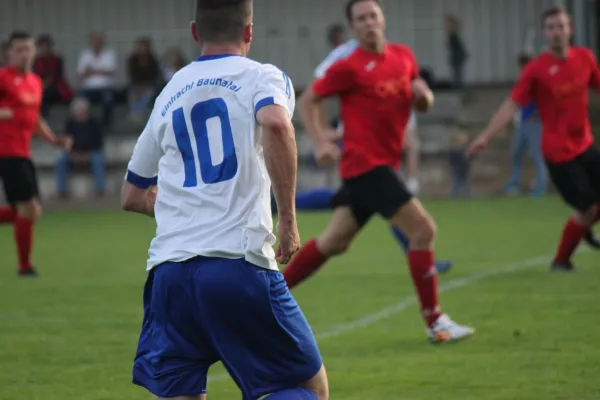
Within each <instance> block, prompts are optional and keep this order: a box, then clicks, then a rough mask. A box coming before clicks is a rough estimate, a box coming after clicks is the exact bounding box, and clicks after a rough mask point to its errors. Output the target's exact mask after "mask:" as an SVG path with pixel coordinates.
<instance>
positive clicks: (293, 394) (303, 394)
mask: <svg viewBox="0 0 600 400" xmlns="http://www.w3.org/2000/svg"><path fill="white" fill-rule="evenodd" d="M264 400H318V398H317V395H316V394H315V393H314V392H312V391H310V390H308V389H304V388H296V389H288V390H284V391H283V392H278V393H274V394H271V395H269V396H267V397H265V399H264Z"/></svg>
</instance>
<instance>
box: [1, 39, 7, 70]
mask: <svg viewBox="0 0 600 400" xmlns="http://www.w3.org/2000/svg"><path fill="white" fill-rule="evenodd" d="M6 64H8V42H0V68H2V67H4V66H5V65H6Z"/></svg>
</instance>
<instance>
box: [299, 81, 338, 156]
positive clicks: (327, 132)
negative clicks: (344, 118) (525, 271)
mask: <svg viewBox="0 0 600 400" xmlns="http://www.w3.org/2000/svg"><path fill="white" fill-rule="evenodd" d="M299 106H300V117H301V118H302V122H303V123H304V127H305V128H306V130H307V131H308V133H309V135H310V137H311V139H312V142H313V144H314V146H315V150H316V157H317V162H318V163H319V164H326V163H328V162H332V161H336V160H337V159H339V157H340V149H339V147H338V146H337V144H336V143H335V140H336V138H337V133H336V132H335V131H333V130H332V129H331V128H330V127H329V126H327V125H325V124H324V123H323V119H324V118H323V117H322V112H323V111H322V110H323V107H324V106H323V98H321V97H319V96H317V95H316V94H315V93H314V92H313V91H312V89H311V88H308V89H306V90H305V91H304V93H302V96H301V97H300V102H299Z"/></svg>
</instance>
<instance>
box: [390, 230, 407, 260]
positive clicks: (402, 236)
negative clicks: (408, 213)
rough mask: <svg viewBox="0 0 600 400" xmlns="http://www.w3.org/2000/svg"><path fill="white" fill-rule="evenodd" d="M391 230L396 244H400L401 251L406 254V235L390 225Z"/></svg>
mask: <svg viewBox="0 0 600 400" xmlns="http://www.w3.org/2000/svg"><path fill="white" fill-rule="evenodd" d="M391 228H392V233H393V234H394V237H395V238H396V240H397V241H398V243H400V246H402V249H403V250H404V252H405V253H408V248H409V240H408V237H406V235H405V234H404V233H403V232H402V231H401V230H400V229H398V228H396V227H395V226H393V225H391Z"/></svg>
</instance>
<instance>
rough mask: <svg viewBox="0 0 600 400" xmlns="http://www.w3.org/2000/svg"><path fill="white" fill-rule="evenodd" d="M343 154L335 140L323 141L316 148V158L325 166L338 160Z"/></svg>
mask: <svg viewBox="0 0 600 400" xmlns="http://www.w3.org/2000/svg"><path fill="white" fill-rule="evenodd" d="M341 155H342V152H341V150H340V148H339V146H338V145H337V143H336V142H335V141H333V140H326V141H323V142H322V143H321V144H319V146H317V148H316V149H315V158H316V159H317V164H318V165H319V166H325V165H329V164H332V163H335V162H337V161H338V160H339V159H340V157H341Z"/></svg>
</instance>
